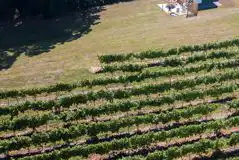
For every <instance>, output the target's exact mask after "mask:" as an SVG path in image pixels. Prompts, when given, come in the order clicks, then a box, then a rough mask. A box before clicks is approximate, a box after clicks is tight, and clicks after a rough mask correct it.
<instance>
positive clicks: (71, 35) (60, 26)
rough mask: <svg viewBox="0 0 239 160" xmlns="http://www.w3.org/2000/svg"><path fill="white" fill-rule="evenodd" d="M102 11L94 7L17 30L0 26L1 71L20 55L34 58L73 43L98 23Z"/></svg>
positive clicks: (32, 21)
mask: <svg viewBox="0 0 239 160" xmlns="http://www.w3.org/2000/svg"><path fill="white" fill-rule="evenodd" d="M102 10H104V7H95V8H91V9H88V10H85V11H82V12H78V13H71V14H70V15H67V16H64V17H60V18H57V19H51V20H43V19H38V20H36V19H35V20H28V21H27V20H26V21H23V22H22V23H21V24H20V25H19V26H16V25H13V24H12V25H10V24H4V25H0V70H3V69H8V68H10V67H11V66H12V65H13V64H14V62H15V61H16V59H17V57H19V56H20V55H21V54H23V53H24V54H25V55H26V56H36V55H39V54H41V53H43V52H49V51H50V50H51V49H53V48H54V47H55V45H56V44H58V43H61V44H63V43H65V42H70V41H73V40H76V39H78V38H80V37H82V36H83V35H85V34H87V33H89V32H90V31H91V26H92V25H96V24H98V23H100V22H99V19H100V15H99V13H100V12H101V11H102Z"/></svg>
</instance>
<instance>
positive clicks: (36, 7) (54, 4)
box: [0, 0, 131, 20]
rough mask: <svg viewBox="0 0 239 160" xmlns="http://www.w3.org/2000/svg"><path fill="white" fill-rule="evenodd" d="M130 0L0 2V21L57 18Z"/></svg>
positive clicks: (28, 0) (12, 0)
mask: <svg viewBox="0 0 239 160" xmlns="http://www.w3.org/2000/svg"><path fill="white" fill-rule="evenodd" d="M120 1H131V0H35V1H32V0H21V1H19V0H1V1H0V6H1V9H0V20H12V19H14V17H15V18H18V17H21V18H25V17H32V16H39V15H42V16H43V17H44V18H51V17H55V16H59V15H61V14H63V13H65V12H69V11H76V10H84V9H87V8H89V7H94V6H101V5H105V4H112V3H118V2H120Z"/></svg>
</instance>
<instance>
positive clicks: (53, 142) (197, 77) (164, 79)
mask: <svg viewBox="0 0 239 160" xmlns="http://www.w3.org/2000/svg"><path fill="white" fill-rule="evenodd" d="M238 53H239V40H238V39H234V40H231V41H224V42H218V43H210V44H204V45H195V46H182V47H180V48H174V49H170V50H168V51H147V52H141V53H130V54H116V55H105V56H100V57H99V60H100V62H101V63H102V66H101V68H100V69H99V70H98V72H97V73H95V74H96V75H95V78H94V79H89V80H84V81H80V82H76V83H72V84H57V85H54V86H49V87H45V88H35V89H23V90H11V91H1V92H0V98H1V107H0V122H1V125H0V159H22V160H28V159H29V160H32V159H36V160H53V159H92V160H98V159H99V160H100V159H106V160H110V159H123V160H141V159H142V160H143V159H146V160H160V159H162V160H165V159H177V158H183V159H188V160H190V159H196V158H197V159H220V158H222V159H238V157H239V129H238V126H239V110H238V108H239V99H238V97H239V69H238V66H239V54H238Z"/></svg>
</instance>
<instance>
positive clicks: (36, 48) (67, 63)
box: [0, 0, 239, 89]
mask: <svg viewBox="0 0 239 160" xmlns="http://www.w3.org/2000/svg"><path fill="white" fill-rule="evenodd" d="M161 2H162V1H161V0H135V1H132V2H128V3H120V4H114V5H109V6H105V7H103V8H101V9H99V10H98V11H93V12H90V13H86V14H85V15H80V14H77V15H76V16H75V18H72V16H69V17H65V18H60V19H56V20H47V21H28V22H25V23H24V24H23V25H22V26H19V27H17V28H13V27H6V28H0V36H1V40H0V45H1V46H2V47H1V49H2V48H3V51H7V54H8V55H12V56H11V57H10V58H9V59H7V60H6V62H4V64H5V63H7V64H8V65H9V67H7V68H6V69H4V70H1V71H0V88H3V89H9V88H24V87H28V88H31V87H39V86H45V85H50V84H55V83H57V82H73V81H76V80H81V79H87V78H92V77H95V76H94V75H93V74H91V73H89V71H88V69H89V67H91V66H98V65H99V61H98V59H97V55H103V54H110V53H128V52H139V51H142V50H148V49H161V48H163V49H168V48H171V47H178V46H180V45H182V44H195V43H197V44H202V43H206V42H210V41H218V40H226V39H231V38H233V37H237V36H238V35H239V30H238V28H239V23H238V20H239V14H238V13H239V10H238V6H239V4H238V1H235V5H234V6H232V7H223V8H219V9H213V10H207V11H202V12H200V13H199V16H198V17H195V18H190V19H185V18H183V17H169V16H167V15H166V14H165V13H163V12H161V11H160V9H159V8H158V7H157V6H156V4H157V3H161ZM86 16H87V18H82V17H86ZM36 26H38V27H39V28H41V30H36V28H37V27H36ZM22 52H23V53H22ZM24 52H25V54H24ZM1 58H2V57H1ZM1 61H2V60H1ZM1 63H3V62H1Z"/></svg>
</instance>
